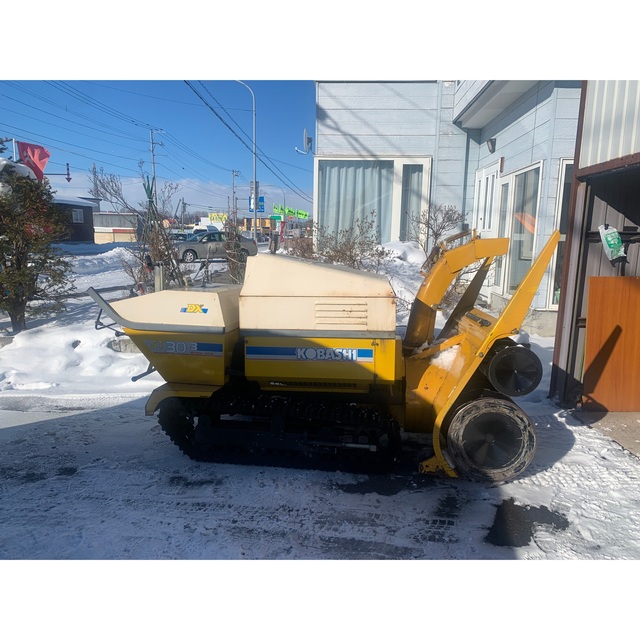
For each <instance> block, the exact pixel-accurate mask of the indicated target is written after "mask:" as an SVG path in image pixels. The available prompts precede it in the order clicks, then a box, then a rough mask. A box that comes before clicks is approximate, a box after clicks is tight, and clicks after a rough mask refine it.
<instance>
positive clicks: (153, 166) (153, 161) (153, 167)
mask: <svg viewBox="0 0 640 640" xmlns="http://www.w3.org/2000/svg"><path fill="white" fill-rule="evenodd" d="M155 131H157V132H158V133H162V129H155ZM153 132H154V129H149V141H150V144H151V177H152V179H153V182H152V188H153V204H154V205H155V206H156V211H157V210H158V190H157V189H156V156H155V148H154V147H155V145H156V144H159V145H160V146H161V147H162V146H163V144H162V142H154V140H153Z"/></svg>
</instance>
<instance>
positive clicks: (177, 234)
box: [169, 231, 193, 242]
mask: <svg viewBox="0 0 640 640" xmlns="http://www.w3.org/2000/svg"><path fill="white" fill-rule="evenodd" d="M169 235H170V237H171V238H173V239H174V240H175V241H176V242H180V241H181V240H189V239H190V238H191V236H192V235H193V234H192V233H189V232H188V231H170V232H169Z"/></svg>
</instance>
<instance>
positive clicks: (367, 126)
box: [316, 82, 439, 156]
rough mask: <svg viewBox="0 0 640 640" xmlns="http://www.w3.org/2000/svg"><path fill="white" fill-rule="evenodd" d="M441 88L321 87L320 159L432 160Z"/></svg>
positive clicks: (352, 84)
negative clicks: (383, 158) (342, 157)
mask: <svg viewBox="0 0 640 640" xmlns="http://www.w3.org/2000/svg"><path fill="white" fill-rule="evenodd" d="M438 115H439V114H438V83H436V82H320V83H319V84H318V107H317V116H316V117H317V123H316V132H317V139H316V145H317V146H316V153H317V155H319V156H348V155H356V156H363V155H377V156H383V155H388V156H393V155H399V156H402V155H406V156H433V155H434V150H435V146H436V144H437V134H438V131H437V122H438Z"/></svg>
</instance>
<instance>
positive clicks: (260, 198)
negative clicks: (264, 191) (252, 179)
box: [249, 196, 264, 213]
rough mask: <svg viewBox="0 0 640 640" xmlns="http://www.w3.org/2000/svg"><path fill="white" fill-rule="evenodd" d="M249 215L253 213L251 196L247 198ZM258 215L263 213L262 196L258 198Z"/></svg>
mask: <svg viewBox="0 0 640 640" xmlns="http://www.w3.org/2000/svg"><path fill="white" fill-rule="evenodd" d="M249 213H253V197H252V196H249ZM258 213H264V196H258Z"/></svg>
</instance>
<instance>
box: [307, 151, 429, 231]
mask: <svg viewBox="0 0 640 640" xmlns="http://www.w3.org/2000/svg"><path fill="white" fill-rule="evenodd" d="M345 161H347V162H371V161H379V162H393V187H392V194H391V221H390V227H389V241H396V240H398V239H399V237H400V232H401V229H402V191H403V188H402V187H403V185H402V176H403V171H404V165H422V194H421V198H420V202H421V208H420V212H421V211H423V210H425V209H426V208H427V207H428V206H429V198H430V195H431V170H432V167H433V157H432V156H392V155H380V156H376V155H366V156H354V155H346V156H315V158H314V174H315V179H314V198H313V219H314V220H316V221H318V223H319V224H320V225H321V226H322V223H321V220H320V216H319V211H318V202H319V193H320V189H321V185H320V178H319V175H320V173H319V167H320V162H345ZM385 242H386V241H385Z"/></svg>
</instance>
